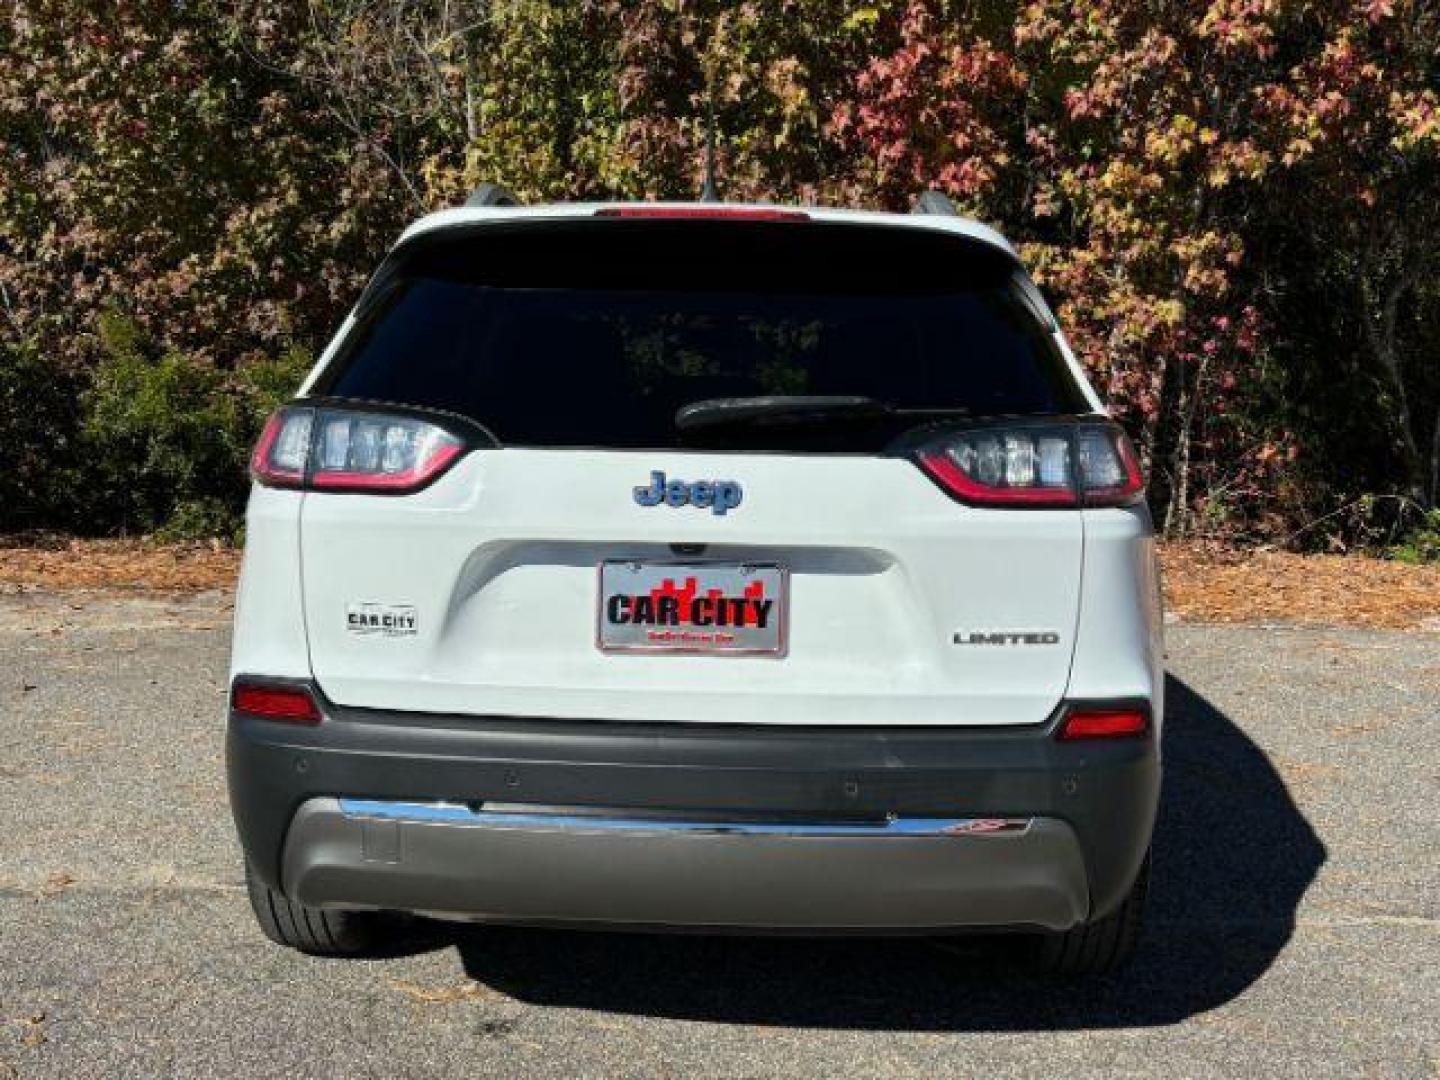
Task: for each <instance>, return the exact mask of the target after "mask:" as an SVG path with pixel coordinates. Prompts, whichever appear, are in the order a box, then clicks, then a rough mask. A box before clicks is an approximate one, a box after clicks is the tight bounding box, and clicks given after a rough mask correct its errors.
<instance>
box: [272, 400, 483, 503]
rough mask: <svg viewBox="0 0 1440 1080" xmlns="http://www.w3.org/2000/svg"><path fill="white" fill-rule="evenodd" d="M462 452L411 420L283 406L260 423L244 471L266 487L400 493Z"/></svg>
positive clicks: (451, 439)
mask: <svg viewBox="0 0 1440 1080" xmlns="http://www.w3.org/2000/svg"><path fill="white" fill-rule="evenodd" d="M466 449H467V446H466V442H465V440H464V439H462V438H461V437H460V436H458V435H456V434H455V433H454V432H451V431H448V430H446V429H445V428H443V427H440V426H439V425H438V424H435V423H432V422H430V421H428V420H423V419H420V418H418V417H413V416H396V415H392V414H387V413H379V412H360V411H356V410H352V409H330V408H317V407H314V406H309V405H290V406H286V407H285V408H283V409H280V410H279V411H278V412H276V413H275V414H274V415H273V416H271V417H270V419H269V421H268V422H267V423H266V425H265V430H264V431H263V432H262V433H261V435H260V441H259V442H258V443H256V444H255V452H254V454H253V455H251V458H250V475H251V476H253V477H254V478H255V480H256V481H257V482H258V483H261V484H264V485H266V486H267V487H284V488H303V489H306V490H312V491H357V492H370V493H373V494H382V495H383V494H389V495H404V494H407V493H409V492H412V491H418V490H419V489H420V488H422V487H425V486H426V485H427V484H429V483H432V482H433V481H434V480H435V479H436V478H437V477H439V476H440V475H441V474H442V473H443V472H445V470H446V469H448V468H449V467H450V466H451V465H453V464H454V463H455V461H456V459H457V458H459V457H460V456H461V455H462V454H463V453H464V452H465V450H466Z"/></svg>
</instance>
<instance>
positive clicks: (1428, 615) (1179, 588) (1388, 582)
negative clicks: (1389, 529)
mask: <svg viewBox="0 0 1440 1080" xmlns="http://www.w3.org/2000/svg"><path fill="white" fill-rule="evenodd" d="M1161 565H1162V566H1163V572H1164V578H1165V603H1166V607H1167V609H1168V610H1169V611H1171V612H1172V613H1174V614H1175V615H1178V616H1179V617H1180V618H1181V619H1182V620H1185V621H1187V622H1189V621H1193V622H1297V623H1321V624H1325V625H1333V626H1346V625H1349V626H1374V627H1390V628H1395V629H1410V628H1415V627H1422V628H1426V629H1440V566H1433V565H1432V566H1411V565H1408V564H1406V563H1398V562H1390V561H1388V560H1385V559H1372V558H1368V557H1366V556H1363V555H1295V554H1292V553H1289V552H1282V551H1236V550H1232V549H1225V548H1199V547H1182V546H1178V545H1173V544H1166V545H1163V546H1162V548H1161Z"/></svg>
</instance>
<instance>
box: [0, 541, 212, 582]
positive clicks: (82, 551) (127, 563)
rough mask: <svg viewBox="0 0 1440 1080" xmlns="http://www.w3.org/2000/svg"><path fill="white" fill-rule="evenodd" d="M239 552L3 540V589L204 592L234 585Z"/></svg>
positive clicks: (144, 543) (119, 543)
mask: <svg viewBox="0 0 1440 1080" xmlns="http://www.w3.org/2000/svg"><path fill="white" fill-rule="evenodd" d="M239 568H240V553H239V552H238V551H237V550H235V549H234V548H231V547H225V546H224V545H220V544H157V543H153V542H150V541H146V540H70V541H68V542H62V543H59V544H56V545H54V546H50V545H43V546H33V545H27V546H16V547H6V546H5V545H4V543H3V541H0V593H3V592H7V591H9V592H14V591H19V590H22V589H29V588H36V589H106V590H124V591H136V590H140V591H153V592H199V591H203V590H205V589H228V588H230V587H231V586H232V585H234V584H235V575H236V573H237V572H238V571H239Z"/></svg>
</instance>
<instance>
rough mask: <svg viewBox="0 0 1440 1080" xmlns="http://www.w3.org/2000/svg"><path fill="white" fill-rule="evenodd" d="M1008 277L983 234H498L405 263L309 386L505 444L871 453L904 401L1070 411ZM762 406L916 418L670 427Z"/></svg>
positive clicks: (719, 229) (798, 227) (415, 251)
mask: <svg viewBox="0 0 1440 1080" xmlns="http://www.w3.org/2000/svg"><path fill="white" fill-rule="evenodd" d="M1016 273H1017V268H1016V266H1015V264H1014V263H1013V262H1012V261H1011V260H1010V259H1009V257H1008V256H1006V255H1005V254H1004V253H1002V252H996V251H994V250H993V249H991V248H989V247H986V246H984V245H981V244H978V243H973V242H967V241H963V240H958V239H955V238H952V237H948V236H943V235H935V234H929V233H920V232H918V231H914V232H911V231H907V230H898V229H884V228H874V227H864V226H856V225H840V226H832V225H823V224H819V223H813V222H812V223H758V222H755V223H736V222H723V223H722V222H693V221H692V222H683V223H681V222H663V221H638V220H637V221H604V220H599V221H594V222H580V223H571V224H546V225H540V226H536V225H534V224H528V225H517V226H506V227H496V226H493V225H492V226H489V227H488V228H486V229H485V230H484V231H478V230H477V231H475V232H473V233H472V234H470V235H463V234H461V235H446V236H441V237H435V238H432V239H430V240H428V241H425V242H423V243H418V244H413V245H411V247H410V249H408V250H405V251H402V253H401V255H400V256H399V257H398V258H396V259H395V260H393V261H392V263H391V265H389V266H388V267H387V268H386V269H385V270H383V271H382V274H381V276H380V277H379V278H378V279H377V282H376V284H375V286H374V287H373V288H372V290H371V292H370V294H369V295H368V297H367V299H366V301H365V303H364V305H363V308H364V311H365V313H364V314H363V315H362V318H361V322H360V324H359V325H358V326H357V328H356V331H355V332H354V333H353V334H352V335H351V338H350V340H349V341H348V342H347V343H346V346H345V348H344V349H343V350H342V351H341V353H340V354H339V355H338V356H337V358H336V360H335V362H334V363H332V365H331V366H330V369H329V370H328V371H327V372H326V374H325V376H324V377H323V378H322V380H321V381H320V383H319V384H318V385H317V388H316V392H317V393H320V394H328V395H330V396H335V397H345V398H357V399H364V400H370V401H388V402H395V403H400V404H405V405H412V406H419V407H423V408H435V409H443V410H446V411H449V412H456V413H461V414H463V415H465V416H468V417H470V418H472V419H474V420H476V421H478V422H479V423H481V424H483V425H484V426H485V427H486V428H488V429H489V430H490V431H491V432H492V433H493V434H494V435H495V436H496V437H497V438H498V439H499V440H500V441H501V442H502V443H504V444H507V445H520V446H597V447H615V448H662V447H699V448H708V447H714V448H724V449H758V450H764V449H774V450H797V449H801V450H819V451H868V450H875V449H879V448H881V447H882V446H884V445H885V444H886V443H888V442H889V441H890V440H891V439H893V438H894V437H895V436H896V435H897V434H899V432H900V431H901V430H903V429H904V428H907V427H912V426H914V425H915V423H916V422H917V419H916V415H917V414H916V413H914V412H913V411H927V410H934V411H950V410H953V411H955V412H956V413H965V414H973V415H978V416H992V415H1009V414H1018V415H1037V414H1056V413H1069V412H1078V411H1082V410H1083V409H1084V408H1085V404H1084V399H1083V398H1082V397H1081V396H1080V394H1079V391H1078V389H1077V387H1076V386H1075V384H1074V380H1073V378H1072V377H1071V375H1070V373H1069V371H1068V369H1067V368H1066V365H1065V363H1064V361H1063V359H1062V358H1061V357H1060V355H1059V354H1058V352H1057V351H1056V349H1055V347H1054V345H1053V343H1052V342H1051V341H1050V338H1049V335H1048V334H1047V333H1046V332H1045V330H1044V328H1043V327H1041V326H1040V325H1039V324H1038V322H1037V320H1036V319H1035V317H1034V316H1033V315H1032V314H1031V312H1030V310H1029V309H1028V308H1027V307H1026V305H1025V303H1024V301H1023V300H1022V299H1021V296H1020V294H1019V292H1018V290H1017V288H1016V286H1015V280H1016V278H1015V275H1016ZM772 395H827V396H829V395H842V396H862V397H866V398H873V399H876V400H879V401H882V402H885V403H887V404H889V405H892V406H895V407H896V408H897V409H899V410H911V411H912V413H911V415H909V416H908V417H907V415H906V414H905V413H904V412H902V413H901V414H900V415H899V416H897V417H894V418H887V419H886V420H884V421H883V422H882V421H876V420H874V419H873V418H872V419H871V420H868V421H863V422H856V421H855V420H854V419H853V418H852V419H850V420H840V421H831V422H819V423H816V422H812V423H806V424H801V425H793V424H791V425H781V426H774V425H766V424H761V425H754V426H745V427H743V428H738V429H737V428H730V427H726V428H723V429H706V430H703V431H688V430H687V431H682V430H679V429H677V427H676V424H675V413H676V411H677V410H678V409H680V408H681V407H683V406H685V405H688V404H692V403H694V402H697V401H705V400H710V399H715V398H737V397H741V398H743V397H756V396H772Z"/></svg>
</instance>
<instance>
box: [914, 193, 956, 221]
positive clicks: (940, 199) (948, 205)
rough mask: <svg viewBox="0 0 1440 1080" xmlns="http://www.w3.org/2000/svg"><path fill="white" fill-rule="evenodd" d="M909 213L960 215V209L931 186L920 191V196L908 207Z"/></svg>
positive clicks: (942, 215) (944, 215)
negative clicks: (929, 188) (926, 189)
mask: <svg viewBox="0 0 1440 1080" xmlns="http://www.w3.org/2000/svg"><path fill="white" fill-rule="evenodd" d="M910 213H912V214H938V215H940V216H941V217H959V216H960V211H958V210H956V209H955V204H954V203H952V202H951V201H950V200H949V199H948V198H946V197H945V196H944V195H942V194H941V193H940V192H938V191H935V190H934V189H933V188H932V189H931V190H929V191H922V192H921V193H920V197H919V198H918V199H916V200H915V205H914V206H912V207H911V208H910Z"/></svg>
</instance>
